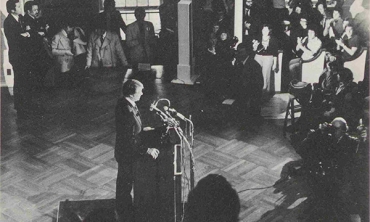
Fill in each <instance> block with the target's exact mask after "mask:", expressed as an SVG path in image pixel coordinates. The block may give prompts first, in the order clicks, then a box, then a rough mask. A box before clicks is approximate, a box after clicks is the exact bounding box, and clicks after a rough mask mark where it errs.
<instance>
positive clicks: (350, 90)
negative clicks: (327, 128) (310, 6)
mask: <svg viewBox="0 0 370 222" xmlns="http://www.w3.org/2000/svg"><path fill="white" fill-rule="evenodd" d="M337 76H338V86H337V87H336V89H335V91H334V94H333V95H332V96H331V98H330V99H329V100H328V101H327V102H326V103H327V104H328V106H327V108H326V109H325V110H324V113H323V115H324V119H325V120H327V121H330V120H332V119H333V118H334V117H336V116H342V117H343V118H345V119H346V120H347V122H348V123H349V126H350V127H354V126H356V124H357V123H358V119H359V116H360V115H359V112H360V111H361V108H360V107H361V95H360V94H359V92H358V87H357V84H356V83H354V82H353V74H352V71H351V70H349V69H347V68H344V69H342V70H340V71H339V75H337Z"/></svg>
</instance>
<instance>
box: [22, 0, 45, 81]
mask: <svg viewBox="0 0 370 222" xmlns="http://www.w3.org/2000/svg"><path fill="white" fill-rule="evenodd" d="M24 11H25V12H26V14H25V15H24V19H23V20H24V27H25V29H26V30H27V32H29V33H30V38H28V39H27V42H26V43H27V58H28V59H30V75H31V76H32V77H33V78H35V79H36V81H37V82H36V83H35V84H36V87H41V86H42V85H43V79H44V76H45V75H46V73H47V71H48V69H49V68H50V67H51V65H52V60H51V58H50V57H49V56H48V54H47V52H46V50H45V48H44V38H45V36H46V32H47V25H46V24H45V23H44V22H43V21H42V20H41V19H39V5H38V3H36V2H35V1H28V2H26V3H25V4H24ZM45 41H47V40H45Z"/></svg>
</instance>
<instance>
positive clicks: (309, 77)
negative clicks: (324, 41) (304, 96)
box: [301, 49, 326, 84]
mask: <svg viewBox="0 0 370 222" xmlns="http://www.w3.org/2000/svg"><path fill="white" fill-rule="evenodd" d="M325 52H326V50H325V49H320V50H319V52H318V53H317V55H316V56H314V57H313V58H312V59H310V60H307V61H302V76H301V77H302V78H301V81H302V82H307V83H311V84H313V83H315V82H318V81H319V77H320V75H321V73H322V72H323V70H324V65H325V54H326V53H325Z"/></svg>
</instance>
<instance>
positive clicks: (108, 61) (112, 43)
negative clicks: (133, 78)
mask: <svg viewBox="0 0 370 222" xmlns="http://www.w3.org/2000/svg"><path fill="white" fill-rule="evenodd" d="M118 61H121V64H122V65H123V66H127V65H128V63H127V59H126V56H125V53H124V52H123V49H122V45H121V42H120V39H119V37H118V35H117V34H116V33H113V32H111V31H107V32H106V36H105V38H104V42H103V45H102V44H101V40H100V36H99V35H98V34H97V33H96V32H93V33H92V34H91V35H90V38H89V41H88V44H87V62H86V64H87V66H91V67H99V62H101V64H102V66H103V67H116V66H117V65H118Z"/></svg>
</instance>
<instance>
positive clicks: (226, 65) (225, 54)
mask: <svg viewBox="0 0 370 222" xmlns="http://www.w3.org/2000/svg"><path fill="white" fill-rule="evenodd" d="M218 33H219V34H218V35H217V42H216V45H215V51H214V53H215V54H214V57H213V59H214V61H212V65H213V66H214V67H213V68H212V69H211V70H214V72H213V73H212V74H211V75H210V76H209V78H212V80H210V79H209V80H208V81H212V82H213V84H212V86H211V87H212V89H211V92H212V94H214V96H217V97H218V98H220V99H222V100H224V99H225V98H228V95H229V92H230V86H231V85H230V84H231V83H230V81H231V79H232V78H233V77H234V76H233V75H232V72H230V70H232V68H233V65H232V61H233V60H234V57H235V49H234V47H235V44H236V43H237V39H236V37H234V38H233V37H232V36H231V35H230V34H229V33H228V32H227V31H226V30H219V32H218Z"/></svg>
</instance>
